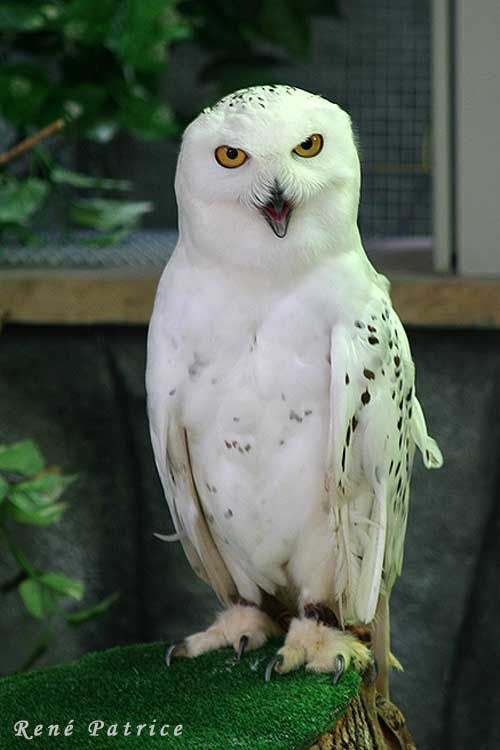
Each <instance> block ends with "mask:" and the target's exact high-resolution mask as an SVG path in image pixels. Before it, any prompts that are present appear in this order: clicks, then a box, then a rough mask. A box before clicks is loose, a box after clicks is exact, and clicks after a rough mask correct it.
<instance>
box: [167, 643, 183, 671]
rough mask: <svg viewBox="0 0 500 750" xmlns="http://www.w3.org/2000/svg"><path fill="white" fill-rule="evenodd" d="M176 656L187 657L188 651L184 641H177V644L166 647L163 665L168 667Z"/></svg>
mask: <svg viewBox="0 0 500 750" xmlns="http://www.w3.org/2000/svg"><path fill="white" fill-rule="evenodd" d="M174 656H175V657H177V656H188V649H187V645H186V642H185V641H179V642H178V643H172V644H171V645H170V646H167V649H166V651H165V664H166V665H167V667H170V665H171V664H172V659H173V658H174Z"/></svg>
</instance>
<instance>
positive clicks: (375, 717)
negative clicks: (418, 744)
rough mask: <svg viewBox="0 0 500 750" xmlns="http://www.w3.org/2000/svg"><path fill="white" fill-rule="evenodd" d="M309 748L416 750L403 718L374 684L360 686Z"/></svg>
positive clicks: (334, 749)
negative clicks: (325, 731) (324, 731)
mask: <svg viewBox="0 0 500 750" xmlns="http://www.w3.org/2000/svg"><path fill="white" fill-rule="evenodd" d="M309 750H416V748H415V743H414V741H413V738H412V736H411V734H410V731H409V729H408V727H407V726H406V721H405V718H404V716H403V714H402V713H401V711H400V710H399V708H397V707H396V706H395V705H394V703H391V701H389V700H387V699H386V698H384V697H383V696H382V695H380V693H377V691H376V690H375V686H374V685H372V687H363V688H361V690H360V692H359V694H358V695H356V696H355V697H354V698H353V699H352V701H351V704H350V706H349V708H348V709H347V711H346V713H345V714H344V715H343V716H342V717H341V718H340V719H339V720H338V721H337V723H336V724H335V726H334V727H333V729H330V731H328V732H327V733H326V734H324V735H323V736H322V737H320V739H319V740H318V741H317V742H316V743H315V744H314V745H313V746H312V747H311V748H310V749H309Z"/></svg>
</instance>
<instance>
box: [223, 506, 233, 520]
mask: <svg viewBox="0 0 500 750" xmlns="http://www.w3.org/2000/svg"><path fill="white" fill-rule="evenodd" d="M232 517H233V511H232V510H231V508H228V509H227V510H226V512H225V513H224V518H232Z"/></svg>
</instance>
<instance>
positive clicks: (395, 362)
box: [394, 355, 401, 367]
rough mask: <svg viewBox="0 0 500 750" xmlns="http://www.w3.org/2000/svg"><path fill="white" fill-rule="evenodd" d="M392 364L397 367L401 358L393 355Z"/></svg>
mask: <svg viewBox="0 0 500 750" xmlns="http://www.w3.org/2000/svg"><path fill="white" fill-rule="evenodd" d="M394 364H395V365H396V367H399V365H400V364H401V360H400V358H399V357H398V356H397V355H396V356H395V357H394Z"/></svg>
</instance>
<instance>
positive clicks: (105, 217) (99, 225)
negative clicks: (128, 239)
mask: <svg viewBox="0 0 500 750" xmlns="http://www.w3.org/2000/svg"><path fill="white" fill-rule="evenodd" d="M152 210H153V204H152V203H149V202H146V201H113V200H105V199H103V198H95V199H93V200H92V199H90V200H80V201H76V202H75V203H74V204H73V207H72V209H71V218H72V219H73V221H75V222H76V223H77V224H82V225H83V226H86V227H92V228H93V229H100V230H102V231H112V230H113V229H118V228H120V227H124V226H127V227H133V226H135V225H136V224H137V223H138V221H139V219H140V218H141V216H143V215H144V214H145V213H148V212H149V211H152Z"/></svg>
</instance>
